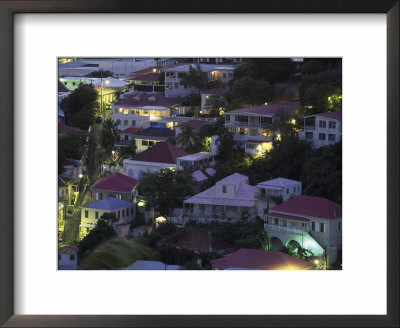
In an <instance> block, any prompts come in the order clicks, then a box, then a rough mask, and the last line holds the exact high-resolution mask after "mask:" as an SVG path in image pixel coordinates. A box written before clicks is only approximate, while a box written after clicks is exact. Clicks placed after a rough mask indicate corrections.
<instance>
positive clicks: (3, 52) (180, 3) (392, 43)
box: [0, 0, 400, 327]
mask: <svg viewBox="0 0 400 328" xmlns="http://www.w3.org/2000/svg"><path fill="white" fill-rule="evenodd" d="M129 12H131V13H384V14H386V17H387V242H388V244H387V315H370V316H358V315H347V316H341V315H328V316H323V315H315V316H309V315H304V316H297V315H291V316H290V315H289V316H277V315H268V316H262V315H256V316H242V315H240V316H223V315H216V316H215V315H214V316H201V315H196V316H187V315H182V316H178V315H171V316H157V315H151V316H143V315H135V316H128V315H123V316H97V315H96V316H87V315H60V316H57V315H35V316H30V315H14V310H13V303H14V298H13V285H14V281H13V207H14V206H15V205H16V201H17V199H16V198H14V197H13V194H14V189H13V176H14V174H17V173H18V172H15V171H14V169H13V164H14V163H13V133H14V130H13V124H11V123H12V122H13V17H14V14H16V13H129ZM0 63H1V64H2V72H1V74H0V113H1V119H0V149H1V150H2V151H3V154H6V156H0V183H1V188H0V209H1V211H0V324H2V325H4V327H111V326H112V327H158V326H160V327H161V326H163V327H198V326H207V327H211V326H213V327H241V326H244V327H337V326H340V327H399V311H398V309H399V279H398V277H399V258H398V255H399V205H398V199H399V149H400V146H399V93H398V90H399V1H398V0H270V1H266V0H221V1H215V0H202V1H198V2H193V1H185V0H169V1H166V0H152V1H143V0H142V1H136V0H133V1H131V0H91V1H88V0H80V1H76V0H58V1H54V0H38V1H31V0H28V1H19V0H0ZM320 301H323V300H322V299H321V300H320Z"/></svg>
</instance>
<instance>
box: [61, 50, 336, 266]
mask: <svg viewBox="0 0 400 328" xmlns="http://www.w3.org/2000/svg"><path fill="white" fill-rule="evenodd" d="M341 203H342V62H341V59H340V58H59V60H58V205H57V208H58V217H57V230H58V269H59V270H341V269H342V205H341Z"/></svg>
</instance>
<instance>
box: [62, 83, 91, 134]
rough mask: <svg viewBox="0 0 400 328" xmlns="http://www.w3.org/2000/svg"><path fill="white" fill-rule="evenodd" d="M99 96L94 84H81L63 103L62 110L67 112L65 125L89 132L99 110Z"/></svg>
mask: <svg viewBox="0 0 400 328" xmlns="http://www.w3.org/2000/svg"><path fill="white" fill-rule="evenodd" d="M97 96H98V92H97V91H96V89H95V87H94V86H93V84H83V83H81V84H80V85H79V86H78V88H76V89H75V90H74V91H72V92H71V94H70V95H69V96H68V97H66V98H64V99H63V101H62V103H61V108H62V109H63V110H64V112H65V123H66V124H67V125H70V126H76V127H78V128H80V129H82V130H87V129H88V128H89V126H90V125H91V124H93V121H94V117H95V111H96V109H97V108H98V103H97Z"/></svg>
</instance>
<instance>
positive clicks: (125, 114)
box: [111, 92, 178, 130]
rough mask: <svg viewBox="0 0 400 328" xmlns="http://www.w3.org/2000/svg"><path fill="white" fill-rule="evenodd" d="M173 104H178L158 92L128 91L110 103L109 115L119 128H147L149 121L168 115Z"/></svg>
mask: <svg viewBox="0 0 400 328" xmlns="http://www.w3.org/2000/svg"><path fill="white" fill-rule="evenodd" d="M175 105H178V102H177V101H176V100H172V99H167V98H166V97H164V96H163V95H160V94H141V93H137V92H128V93H125V94H122V95H121V97H120V99H119V100H118V101H116V102H115V103H113V104H112V106H111V108H112V111H111V117H112V120H113V121H114V122H117V123H118V129H120V130H125V129H127V128H129V127H141V128H148V127H149V126H150V121H152V120H161V119H164V118H167V117H169V116H170V115H171V108H172V107H173V106H175Z"/></svg>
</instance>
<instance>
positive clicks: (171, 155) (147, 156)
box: [132, 142, 189, 164]
mask: <svg viewBox="0 0 400 328" xmlns="http://www.w3.org/2000/svg"><path fill="white" fill-rule="evenodd" d="M186 155H189V154H188V153H187V152H185V151H184V150H182V149H180V148H178V147H175V146H174V145H171V144H170V143H169V142H157V143H156V144H155V145H154V146H153V147H151V148H149V149H146V150H145V151H144V152H142V153H140V154H138V155H136V156H135V157H133V158H132V160H133V161H142V162H155V163H168V164H176V159H177V158H178V157H181V156H186Z"/></svg>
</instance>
